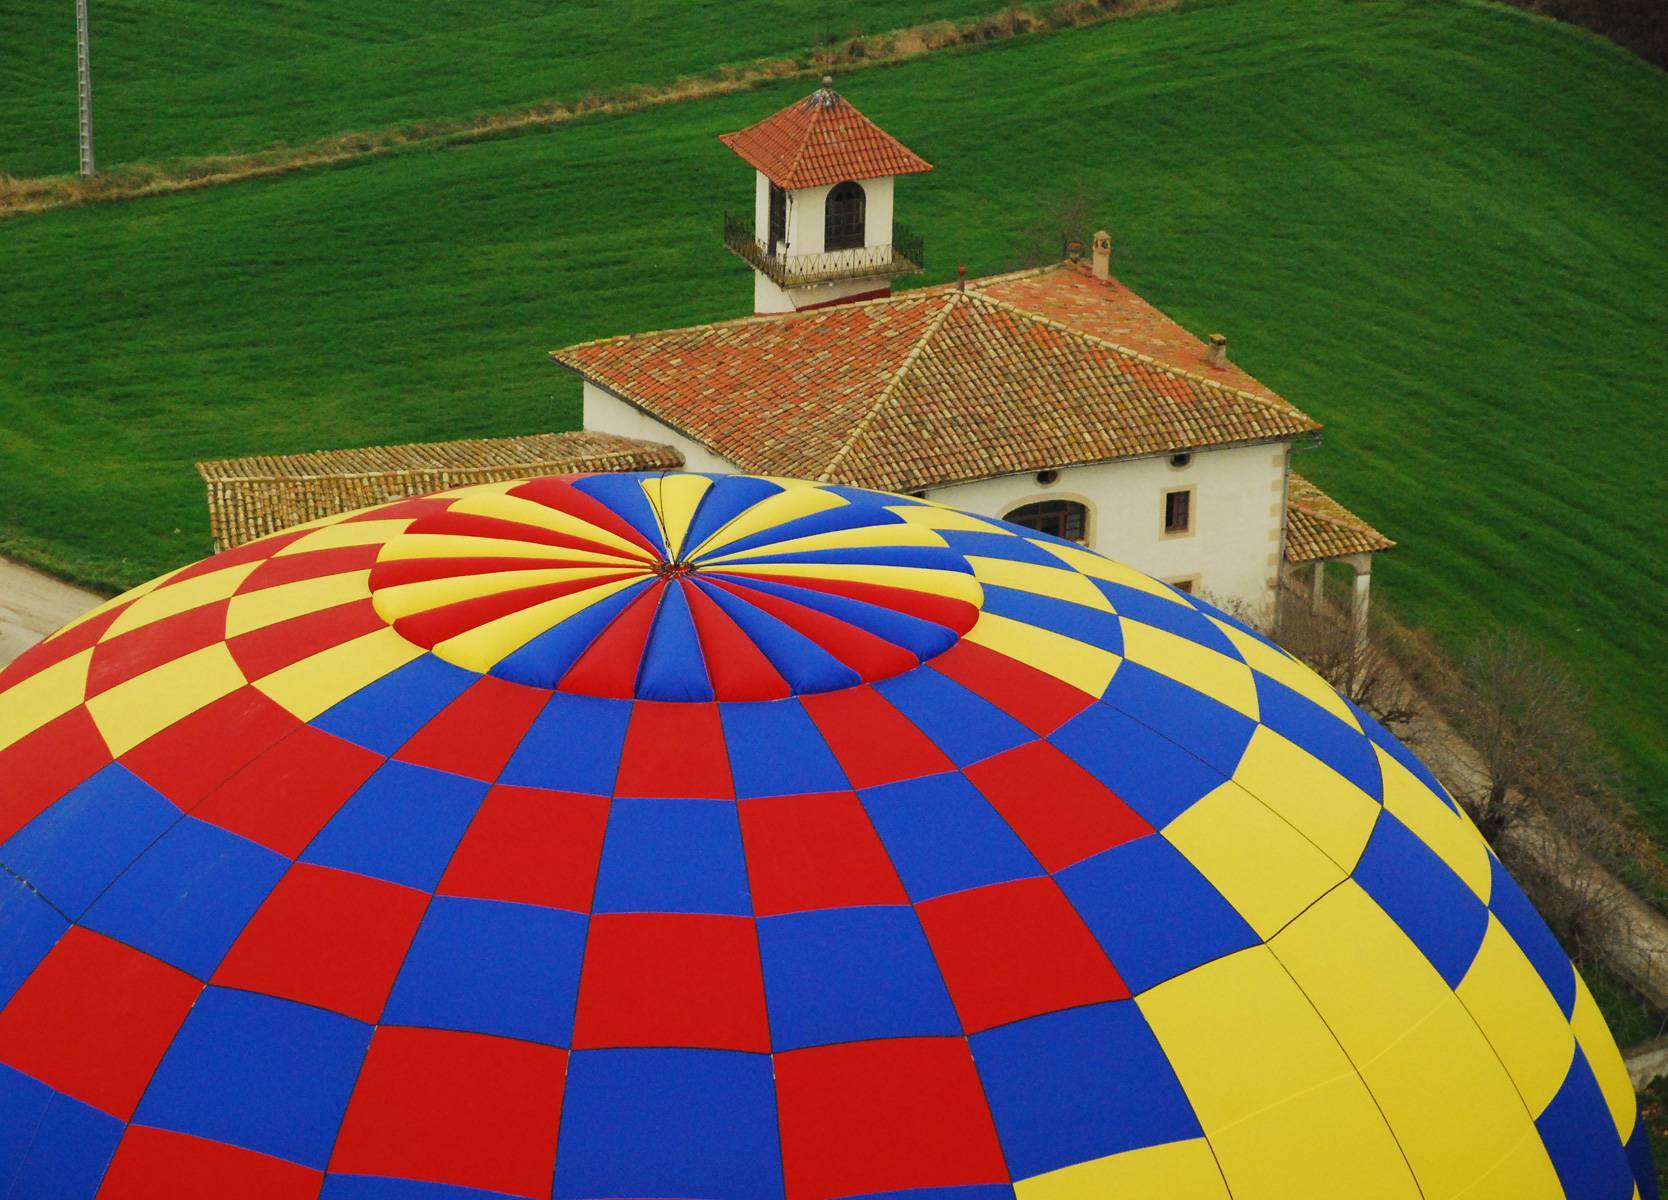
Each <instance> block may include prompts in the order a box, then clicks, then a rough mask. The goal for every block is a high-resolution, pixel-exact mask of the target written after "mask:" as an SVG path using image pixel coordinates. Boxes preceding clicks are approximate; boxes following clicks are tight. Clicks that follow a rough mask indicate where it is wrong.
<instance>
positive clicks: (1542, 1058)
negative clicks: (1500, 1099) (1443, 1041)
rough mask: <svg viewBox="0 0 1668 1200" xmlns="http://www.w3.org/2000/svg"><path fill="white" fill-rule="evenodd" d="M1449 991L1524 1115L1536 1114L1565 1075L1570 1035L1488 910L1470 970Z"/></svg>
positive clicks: (1572, 1037)
mask: <svg viewBox="0 0 1668 1200" xmlns="http://www.w3.org/2000/svg"><path fill="white" fill-rule="evenodd" d="M1454 990H1455V991H1456V992H1457V993H1458V994H1459V998H1460V1000H1461V1002H1462V1003H1464V1005H1465V1007H1466V1010H1467V1011H1468V1012H1470V1013H1471V1016H1472V1018H1473V1019H1475V1020H1476V1022H1477V1024H1478V1026H1479V1027H1481V1029H1482V1031H1483V1035H1484V1036H1485V1037H1487V1038H1488V1040H1489V1044H1490V1045H1492V1046H1493V1047H1494V1052H1495V1053H1496V1054H1498V1055H1499V1056H1500V1061H1501V1062H1503V1063H1505V1064H1506V1070H1507V1071H1508V1072H1510V1073H1511V1076H1512V1082H1514V1083H1515V1084H1516V1085H1517V1090H1518V1092H1519V1094H1521V1095H1522V1097H1523V1102H1524V1103H1525V1104H1526V1105H1527V1106H1528V1108H1529V1114H1530V1116H1532V1117H1538V1116H1540V1115H1541V1113H1543V1112H1545V1111H1546V1106H1547V1105H1548V1104H1550V1103H1551V1102H1552V1097H1553V1096H1555V1095H1557V1093H1558V1088H1559V1086H1560V1085H1561V1084H1562V1083H1563V1082H1564V1076H1565V1075H1567V1074H1568V1073H1569V1068H1570V1063H1571V1061H1572V1060H1573V1059H1574V1057H1575V1034H1574V1032H1573V1031H1572V1030H1571V1029H1570V1027H1569V1024H1568V1022H1566V1021H1565V1020H1564V1014H1563V1013H1562V1012H1561V1011H1560V1010H1559V1008H1558V1002H1557V1001H1556V1000H1554V999H1553V998H1552V993H1551V992H1549V991H1547V988H1546V984H1544V983H1542V982H1541V977H1540V976H1539V975H1537V974H1536V973H1535V968H1534V967H1533V966H1531V965H1530V963H1529V960H1528V958H1526V957H1525V956H1524V954H1523V951H1522V950H1520V949H1518V946H1517V943H1516V942H1514V941H1512V935H1511V934H1509V933H1507V932H1506V927H1505V926H1504V925H1502V924H1501V923H1500V921H1499V919H1498V918H1496V917H1495V916H1494V914H1493V913H1490V914H1489V918H1488V932H1487V933H1485V934H1484V935H1483V944H1482V946H1481V947H1480V948H1479V949H1478V951H1477V957H1476V959H1475V960H1474V961H1473V962H1472V964H1471V969H1470V970H1469V971H1467V972H1466V973H1465V978H1464V979H1462V980H1460V985H1459V987H1457V988H1455V989H1454Z"/></svg>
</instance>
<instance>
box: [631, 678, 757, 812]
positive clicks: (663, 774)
mask: <svg viewBox="0 0 1668 1200" xmlns="http://www.w3.org/2000/svg"><path fill="white" fill-rule="evenodd" d="M614 794H615V795H616V796H658V797H679V798H683V799H687V800H729V799H731V798H733V797H734V796H735V784H734V783H733V782H731V779H730V756H729V753H728V751H727V750H726V749H725V744H724V726H723V724H722V722H720V721H719V718H718V705H716V704H697V703H684V702H681V701H672V700H639V701H637V703H635V704H633V705H632V707H631V724H629V725H628V726H627V727H626V736H625V746H624V748H623V749H622V750H621V753H620V774H619V777H618V779H617V780H616V781H615V783H614Z"/></svg>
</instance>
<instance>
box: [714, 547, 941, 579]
mask: <svg viewBox="0 0 1668 1200" xmlns="http://www.w3.org/2000/svg"><path fill="white" fill-rule="evenodd" d="M799 563H803V564H807V565H808V564H812V563H816V564H851V565H855V566H876V567H921V568H925V569H928V570H933V571H960V572H961V573H962V574H963V575H971V574H972V571H970V570H969V569H968V566H967V563H966V562H965V561H964V560H963V559H962V557H961V555H959V554H955V553H953V552H951V551H949V550H946V549H944V548H943V547H942V546H862V547H857V548H854V549H849V550H848V549H841V550H795V551H789V552H787V553H772V552H771V549H770V547H768V546H767V547H765V548H764V549H762V550H761V551H760V552H759V553H758V554H757V555H753V556H742V557H739V558H729V557H726V558H725V559H724V561H723V562H722V563H715V564H714V565H713V569H714V570H723V569H724V568H725V567H730V566H741V565H752V566H759V565H763V566H776V565H778V564H780V565H781V566H782V567H783V569H784V570H783V573H784V574H791V573H792V572H791V569H792V567H793V566H794V565H795V564H799Z"/></svg>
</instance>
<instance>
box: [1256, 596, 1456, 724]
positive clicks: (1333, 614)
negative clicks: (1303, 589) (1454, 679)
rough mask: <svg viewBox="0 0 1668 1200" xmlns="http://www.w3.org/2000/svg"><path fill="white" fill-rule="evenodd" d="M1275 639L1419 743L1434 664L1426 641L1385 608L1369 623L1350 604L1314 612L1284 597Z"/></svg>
mask: <svg viewBox="0 0 1668 1200" xmlns="http://www.w3.org/2000/svg"><path fill="white" fill-rule="evenodd" d="M1283 600H1284V602H1283V603H1282V604H1281V606H1280V615H1279V620H1278V623H1277V625H1276V628H1275V640H1276V641H1278V642H1279V643H1280V644H1281V645H1282V646H1284V647H1285V648H1286V649H1287V650H1289V651H1291V653H1293V654H1295V655H1296V656H1297V657H1298V658H1300V659H1302V660H1303V661H1304V662H1305V663H1307V664H1308V665H1309V666H1310V667H1312V668H1313V669H1314V671H1315V672H1316V673H1317V674H1318V675H1320V676H1321V678H1323V679H1325V680H1326V681H1327V682H1328V683H1330V684H1331V685H1332V686H1333V687H1335V688H1337V689H1338V691H1339V692H1340V693H1341V694H1342V695H1344V696H1345V697H1346V698H1348V699H1349V700H1351V701H1353V702H1354V703H1356V704H1358V705H1360V706H1361V708H1362V709H1363V710H1365V711H1366V712H1367V713H1369V714H1370V715H1371V716H1372V717H1373V719H1374V720H1376V721H1378V723H1379V724H1381V725H1383V726H1384V727H1385V728H1386V729H1388V730H1390V731H1391V732H1392V733H1395V734H1396V735H1397V736H1398V737H1401V738H1402V739H1403V740H1404V741H1411V740H1415V739H1416V737H1417V733H1418V728H1419V726H1418V722H1419V718H1420V716H1421V714H1422V712H1423V703H1422V698H1421V688H1420V683H1421V680H1422V677H1423V676H1424V675H1425V674H1427V673H1428V672H1429V670H1430V668H1431V664H1432V663H1434V661H1435V660H1434V658H1433V657H1432V654H1431V651H1430V649H1429V647H1428V645H1427V643H1425V641H1424V640H1423V639H1422V638H1420V637H1419V636H1418V635H1416V634H1415V633H1413V632H1412V631H1411V630H1409V629H1408V628H1407V627H1406V626H1404V625H1402V624H1401V623H1400V622H1399V621H1397V620H1396V619H1395V617H1394V616H1393V615H1392V614H1391V613H1390V611H1389V609H1388V608H1387V607H1386V606H1384V605H1382V604H1380V605H1378V606H1377V607H1375V608H1374V609H1373V610H1372V614H1371V615H1370V616H1369V617H1368V619H1367V621H1366V624H1365V625H1364V626H1363V625H1360V624H1358V623H1357V622H1356V621H1355V620H1353V619H1352V618H1351V616H1350V613H1349V610H1348V608H1347V606H1339V605H1332V604H1322V605H1321V606H1320V607H1319V608H1312V607H1310V606H1309V605H1308V604H1307V603H1304V602H1301V601H1299V600H1298V599H1297V597H1296V596H1295V595H1293V596H1287V597H1284V598H1283Z"/></svg>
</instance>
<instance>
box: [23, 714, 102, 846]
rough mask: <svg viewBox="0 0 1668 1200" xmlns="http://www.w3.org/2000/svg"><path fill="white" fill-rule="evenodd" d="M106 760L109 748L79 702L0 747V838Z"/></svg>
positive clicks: (91, 773) (37, 812)
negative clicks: (8, 744)
mask: <svg viewBox="0 0 1668 1200" xmlns="http://www.w3.org/2000/svg"><path fill="white" fill-rule="evenodd" d="M109 765H110V748H109V747H108V746H106V745H105V744H104V735H103V734H101V733H100V732H99V731H98V726H97V725H95V724H94V723H93V718H92V714H91V713H89V712H88V711H87V710H86V709H85V708H72V709H70V710H69V712H67V713H65V714H64V715H63V716H61V717H58V718H56V719H55V720H51V721H48V722H47V723H46V724H45V725H42V726H41V727H40V728H39V729H37V730H35V731H34V732H33V733H31V734H29V735H28V736H26V737H23V738H20V739H18V740H17V741H15V742H13V743H12V744H11V745H10V746H7V747H6V748H5V749H4V750H0V842H3V841H5V840H6V839H7V838H9V837H11V836H12V834H14V833H16V832H17V831H18V830H19V829H22V828H23V827H24V826H25V825H27V824H28V823H29V822H30V821H33V820H34V819H35V818H36V817H38V816H40V814H41V813H42V812H44V811H45V810H46V809H47V808H48V807H49V806H50V805H52V804H54V803H55V802H56V801H58V800H59V799H60V798H61V797H62V796H63V794H64V793H65V792H67V791H69V790H70V789H71V788H74V787H76V786H77V785H78V784H81V783H83V782H84V781H86V780H87V779H89V778H91V777H92V775H93V774H94V773H95V772H97V771H100V770H103V769H104V768H105V767H107V766H109Z"/></svg>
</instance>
